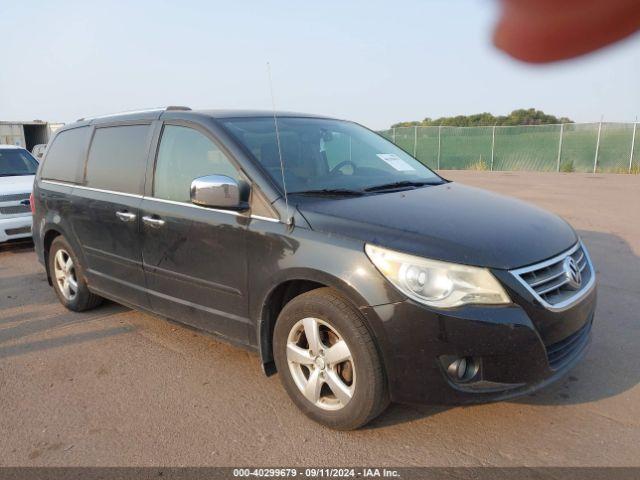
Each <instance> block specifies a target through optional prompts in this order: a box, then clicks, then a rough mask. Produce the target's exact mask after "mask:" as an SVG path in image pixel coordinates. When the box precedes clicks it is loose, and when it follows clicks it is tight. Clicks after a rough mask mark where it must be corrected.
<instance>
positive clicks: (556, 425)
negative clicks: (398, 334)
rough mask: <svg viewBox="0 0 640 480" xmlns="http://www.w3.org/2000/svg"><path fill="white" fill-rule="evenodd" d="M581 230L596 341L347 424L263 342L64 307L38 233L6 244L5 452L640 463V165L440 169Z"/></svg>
mask: <svg viewBox="0 0 640 480" xmlns="http://www.w3.org/2000/svg"><path fill="white" fill-rule="evenodd" d="M444 175H445V176H446V177H448V178H451V179H454V180H459V181H461V182H463V183H468V184H471V185H477V186H481V187H485V188H488V189H491V190H494V191H497V192H501V193H506V194H509V195H513V196H516V197H520V198H522V199H525V200H528V201H531V202H533V203H535V204H537V205H539V206H541V207H544V208H547V209H549V210H553V211H555V212H557V213H559V214H560V215H562V216H564V217H565V218H566V219H567V220H568V221H569V222H571V223H572V224H573V225H574V227H575V228H576V229H578V230H579V232H580V234H581V235H582V237H583V239H584V241H585V243H586V245H587V246H588V248H589V250H590V252H591V255H592V258H593V261H594V263H595V265H596V266H597V269H598V271H599V295H600V297H599V306H598V312H597V317H596V319H597V322H596V324H595V327H594V340H593V343H592V345H591V349H590V351H589V352H588V353H587V355H586V357H585V359H584V361H583V362H582V363H581V364H580V365H579V366H577V368H575V370H574V371H573V372H572V373H571V374H570V376H568V377H566V378H565V379H564V380H562V381H560V382H559V383H557V384H556V385H554V386H552V387H550V388H548V389H546V390H544V391H541V392H539V393H537V394H535V395H533V396H529V397H525V398H522V399H519V400H516V401H510V402H503V403H497V404H488V405H479V406H472V407H464V408H461V407H460V408H451V409H444V408H440V407H406V406H397V405H394V406H392V407H391V408H390V409H389V410H388V411H387V413H386V414H384V415H383V416H382V417H380V418H379V419H378V420H376V421H375V422H374V423H373V424H371V425H370V426H369V427H368V428H366V429H363V430H360V431H357V432H350V433H337V432H333V431H331V430H328V429H325V428H323V427H320V426H318V425H316V424H314V423H313V422H311V421H310V420H307V419H306V417H304V416H303V415H302V414H300V413H299V412H298V411H297V410H296V408H295V407H294V406H293V405H292V403H291V402H290V401H289V399H288V397H287V396H286V394H285V393H284V391H283V389H282V388H281V387H280V383H279V382H280V381H279V378H278V377H277V376H274V377H271V378H265V377H264V375H263V374H262V372H261V370H260V368H259V365H258V361H257V357H255V356H254V355H252V354H248V353H246V352H245V351H243V350H240V349H236V348H233V347H231V346H228V345H226V344H224V343H221V342H219V341H217V340H215V339H213V338H211V337H209V336H207V335H204V334H201V333H198V332H195V331H193V330H190V329H188V328H185V327H182V326H179V325H177V324H174V323H170V322H167V321H165V320H162V319H159V318H155V317H153V316H150V315H146V314H141V313H137V312H133V311H131V310H128V309H126V308H124V307H120V306H118V305H114V304H109V305H105V306H103V307H100V308H99V309H97V310H94V311H92V312H89V313H85V314H74V313H70V312H68V311H66V310H64V309H63V308H62V307H61V306H60V305H59V304H58V302H57V301H56V298H55V296H54V293H53V291H52V290H51V289H50V288H49V286H48V285H47V283H46V280H45V275H44V272H43V270H42V268H41V267H40V265H39V264H38V263H37V261H36V257H35V254H34V253H33V251H32V247H31V246H30V245H29V244H22V245H16V244H13V245H10V246H4V247H0V465H165V466H168V465H218V466H236V465H256V464H259V465H274V466H275V465H300V466H302V465H313V466H328V465H333V466H345V465H376V466H384V465H392V466H401V465H438V466H458V465H465V466H476V465H527V466H538V465H555V466H573V465H640V455H638V445H640V387H639V386H638V382H639V380H640V368H639V367H638V365H639V360H640V358H639V357H640V354H639V352H640V350H639V347H638V345H640V321H639V313H638V312H640V258H639V257H640V176H624V175H582V174H529V173H527V174H524V173H484V172H482V173H480V172H444Z"/></svg>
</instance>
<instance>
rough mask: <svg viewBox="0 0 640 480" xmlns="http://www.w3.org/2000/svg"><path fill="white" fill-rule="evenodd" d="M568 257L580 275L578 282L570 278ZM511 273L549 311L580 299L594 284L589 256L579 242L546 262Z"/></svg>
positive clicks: (569, 304)
mask: <svg viewBox="0 0 640 480" xmlns="http://www.w3.org/2000/svg"><path fill="white" fill-rule="evenodd" d="M569 257H571V259H573V262H575V267H577V268H576V270H577V271H579V272H580V275H579V277H580V282H576V281H575V278H576V276H575V275H574V277H573V281H572V279H571V275H570V273H571V272H570V267H569V266H568V265H567V264H569V265H570V264H571V263H572V262H570V261H569V260H570V259H569ZM511 273H512V274H513V275H515V277H516V278H517V279H518V280H520V282H521V283H522V284H523V285H524V286H525V287H526V288H527V290H529V291H530V292H531V293H532V294H533V296H534V297H535V298H536V300H538V301H539V302H540V303H541V304H542V305H543V306H545V307H546V308H548V309H549V310H562V309H564V308H568V307H569V306H571V305H572V304H574V303H575V302H577V301H578V300H579V299H580V298H582V296H584V295H585V294H586V293H587V292H588V291H589V290H590V289H591V287H592V285H593V283H594V281H595V272H594V270H593V266H592V264H591V260H590V259H589V254H588V253H587V250H586V249H585V248H584V246H583V245H582V243H581V242H579V243H577V244H576V245H575V246H574V247H573V248H571V249H570V250H568V251H566V252H565V253H563V254H561V255H558V256H557V257H554V258H552V259H551V260H547V261H546V262H542V263H538V264H536V265H531V266H529V267H524V268H520V269H517V270H512V271H511Z"/></svg>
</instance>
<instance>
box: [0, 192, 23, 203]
mask: <svg viewBox="0 0 640 480" xmlns="http://www.w3.org/2000/svg"><path fill="white" fill-rule="evenodd" d="M22 200H29V194H28V193H12V194H10V195H0V202H21V201H22Z"/></svg>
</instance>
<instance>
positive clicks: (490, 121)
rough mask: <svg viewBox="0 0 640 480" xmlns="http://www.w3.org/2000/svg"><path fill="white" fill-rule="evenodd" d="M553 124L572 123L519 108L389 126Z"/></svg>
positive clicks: (533, 109) (532, 110) (538, 111)
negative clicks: (496, 112) (496, 113)
mask: <svg viewBox="0 0 640 480" xmlns="http://www.w3.org/2000/svg"><path fill="white" fill-rule="evenodd" d="M554 123H573V120H571V119H569V118H567V117H560V118H558V117H556V116H555V115H549V114H547V113H544V112H543V111H542V110H536V109H535V108H528V109H525V108H521V109H519V110H514V111H513V112H511V113H510V114H509V115H498V116H495V115H493V114H491V113H488V112H484V113H475V114H473V115H456V116H455V117H440V118H436V119H432V118H429V117H427V118H425V119H424V120H422V121H419V120H416V121H412V122H399V123H396V124H394V125H391V128H396V127H414V126H418V127H434V126H435V127H437V126H440V125H442V126H447V127H487V126H493V125H548V124H554Z"/></svg>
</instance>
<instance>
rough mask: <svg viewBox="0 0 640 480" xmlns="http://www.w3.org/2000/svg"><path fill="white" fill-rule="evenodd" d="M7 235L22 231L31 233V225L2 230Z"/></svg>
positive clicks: (18, 233)
mask: <svg viewBox="0 0 640 480" xmlns="http://www.w3.org/2000/svg"><path fill="white" fill-rule="evenodd" d="M4 233H5V234H7V235H20V234H22V233H31V227H20V228H8V229H6V230H5V231H4Z"/></svg>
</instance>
